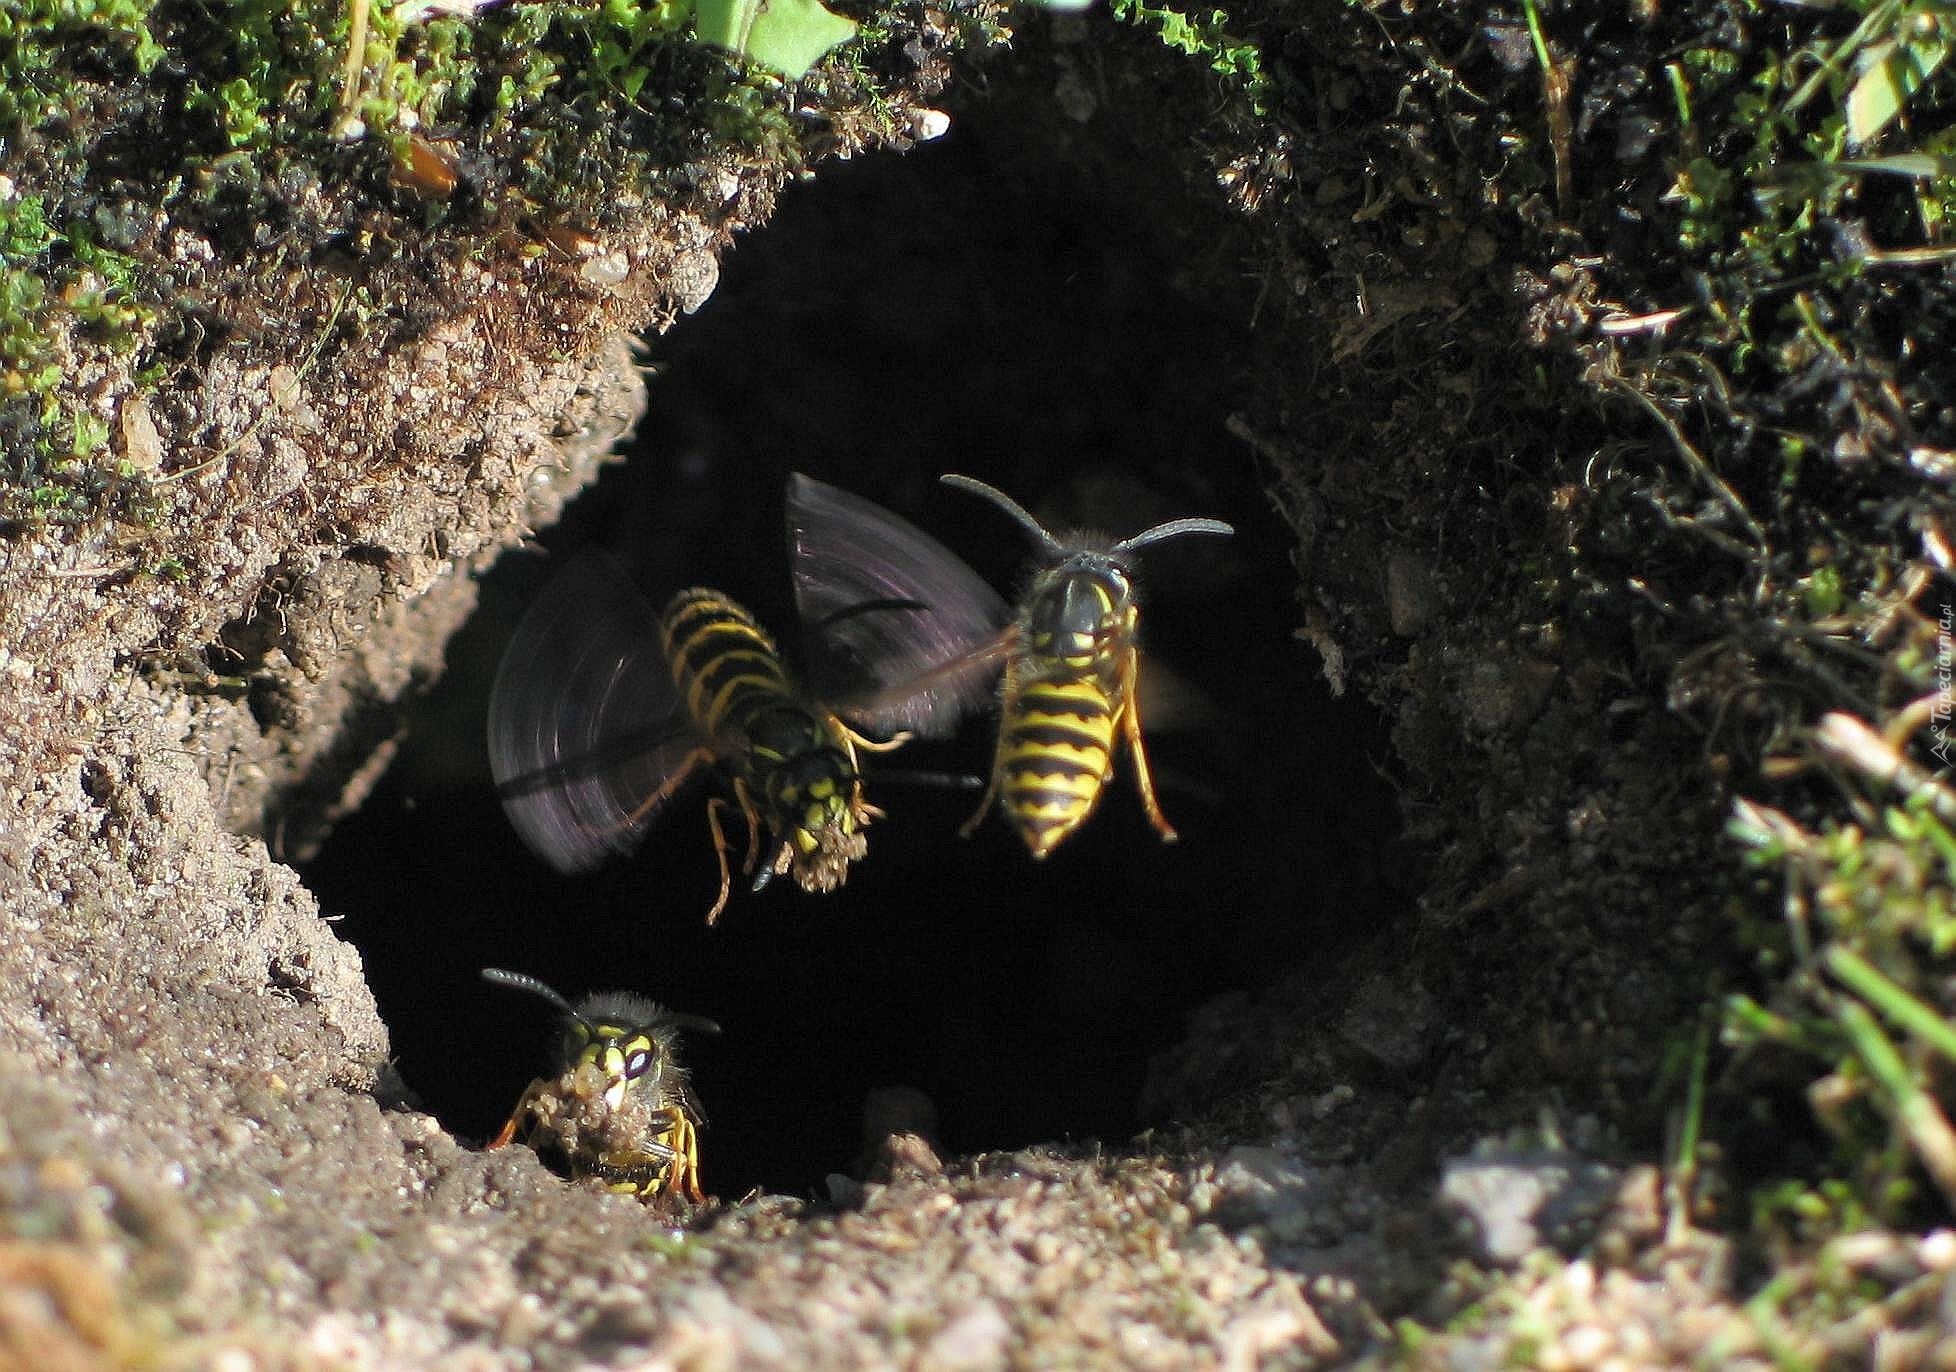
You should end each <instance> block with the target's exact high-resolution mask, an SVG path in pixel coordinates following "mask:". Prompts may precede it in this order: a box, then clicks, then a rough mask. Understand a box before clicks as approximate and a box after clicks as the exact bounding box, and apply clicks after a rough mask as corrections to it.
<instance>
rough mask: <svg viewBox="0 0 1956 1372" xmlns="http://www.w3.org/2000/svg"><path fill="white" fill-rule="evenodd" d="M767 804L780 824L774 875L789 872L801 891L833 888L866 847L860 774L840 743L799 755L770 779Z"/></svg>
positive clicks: (866, 817) (866, 813)
mask: <svg viewBox="0 0 1956 1372" xmlns="http://www.w3.org/2000/svg"><path fill="white" fill-rule="evenodd" d="M768 800H769V802H770V809H771V810H772V812H773V814H774V815H775V816H776V817H777V820H778V822H779V823H780V826H781V832H780V833H779V837H780V839H781V849H780V853H779V856H777V858H776V859H775V862H774V871H775V873H776V874H777V875H781V874H785V873H787V872H793V873H794V877H795V881H796V883H797V884H799V885H800V886H801V888H802V889H803V890H804V891H833V890H834V889H835V888H836V887H838V886H840V885H841V884H842V882H843V879H844V878H845V877H847V876H848V874H849V864H850V863H852V862H854V861H856V860H857V859H859V858H861V857H862V855H863V854H864V853H865V852H867V851H868V850H869V844H868V841H867V840H866V839H865V838H864V837H863V832H862V830H863V826H864V825H865V824H867V823H868V822H869V820H870V818H871V817H872V815H873V814H874V812H873V811H872V810H871V809H870V807H869V806H868V805H866V804H864V803H863V798H862V778H861V776H859V775H858V774H857V772H856V769H855V766H854V764H853V763H851V762H850V760H849V756H848V754H847V753H845V752H843V751H842V750H841V749H840V748H833V747H827V748H817V749H811V750H809V751H808V752H805V753H803V754H801V755H800V756H799V757H797V758H796V759H795V760H794V761H793V763H792V764H791V765H789V766H786V767H783V768H781V769H780V770H779V771H777V772H776V773H775V774H774V775H773V776H772V777H770V778H769V795H768Z"/></svg>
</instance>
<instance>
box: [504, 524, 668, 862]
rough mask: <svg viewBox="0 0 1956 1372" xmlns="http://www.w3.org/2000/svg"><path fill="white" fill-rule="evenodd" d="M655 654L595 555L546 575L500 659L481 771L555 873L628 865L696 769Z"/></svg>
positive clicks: (643, 614)
mask: <svg viewBox="0 0 1956 1372" xmlns="http://www.w3.org/2000/svg"><path fill="white" fill-rule="evenodd" d="M703 747H704V745H703V743H702V741H701V739H700V737H699V735H698V734H697V733H696V732H695V731H694V730H693V728H692V726H691V724H690V723H689V721H688V720H687V717H686V712H685V707H684V705H683V704H682V702H681V701H680V699H679V694H678V691H677V689H676V688H675V687H674V685H673V680H672V673H671V670H670V669H669V668H668V667H667V665H666V660H665V654H664V652H663V651H662V649H661V648H660V643H659V620H658V614H657V612H656V611H654V610H653V608H652V606H651V604H650V603H649V602H648V601H647V600H646V599H645V597H644V596H643V595H641V594H640V593H639V590H638V588H637V587H636V586H634V585H633V584H632V582H631V580H630V578H628V577H627V576H626V575H625V574H624V572H623V571H621V570H620V569H619V568H618V567H617V566H616V565H615V564H614V563H613V562H612V561H611V560H610V559H609V558H606V557H603V556H602V555H598V554H586V555H584V556H581V557H579V558H578V559H577V560H576V561H575V562H573V563H572V564H571V565H570V566H569V567H566V568H565V569H564V570H563V571H562V572H560V573H558V575H557V576H556V577H554V578H553V579H552V580H551V581H550V582H549V583H548V584H547V585H546V586H545V587H544V588H543V593H542V594H541V595H539V596H538V597H537V599H536V601H535V603H534V604H532V605H531V606H530V608H529V610H528V612H526V613H525V614H524V616H523V621H522V623H520V624H519V625H517V627H516V632H515V634H514V635H512V636H511V638H510V640H509V646H508V647H507V648H505V649H504V650H503V660H502V664H501V666H499V667H498V668H497V669H496V682H495V686H494V688H493V689H492V690H491V691H490V695H489V767H490V770H491V771H492V772H493V773H494V774H495V778H496V791H497V793H498V794H499V795H500V796H501V797H502V800H503V808H504V810H505V811H507V812H508V814H509V818H510V822H511V823H512V824H514V825H515V826H516V831H517V832H518V833H519V834H521V835H522V836H523V841H524V842H525V843H527V844H529V845H530V848H531V850H532V851H534V852H535V853H536V854H537V856H538V857H541V858H542V859H543V860H544V861H546V862H548V863H549V864H550V865H551V866H552V867H555V868H556V869H557V870H558V871H560V872H565V873H575V872H584V871H588V870H590V869H591V868H593V867H596V866H597V865H598V864H599V863H600V862H602V861H603V860H604V859H605V858H606V857H608V856H610V855H611V854H614V853H616V854H625V853H630V852H631V851H632V850H633V849H634V848H636V847H637V846H638V843H639V840H640V839H641V838H642V837H644V834H645V830H646V827H647V826H648V825H649V824H650V823H651V822H652V819H653V816H654V815H655V814H656V813H657V811H658V809H659V807H660V806H661V805H662V804H663V803H664V802H665V800H666V799H668V798H669V797H670V796H671V794H672V793H673V792H674V791H676V790H677V789H678V788H679V786H680V784H681V783H682V782H683V781H685V780H686V778H687V776H688V775H689V774H690V773H691V772H692V771H693V770H694V769H695V768H696V767H697V766H698V764H699V763H700V762H702V761H704V760H705V759H706V754H705V752H704V751H703Z"/></svg>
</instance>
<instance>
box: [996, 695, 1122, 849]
mask: <svg viewBox="0 0 1956 1372" xmlns="http://www.w3.org/2000/svg"><path fill="white" fill-rule="evenodd" d="M1033 668H1034V669H1033V672H1032V673H1030V674H1029V675H1030V679H1028V680H1017V679H1016V678H1018V677H1019V676H1020V675H1021V673H1020V671H1015V672H1014V677H1015V680H1014V681H1013V682H1011V683H1010V684H1009V685H1008V688H1007V698H1006V705H1005V718H1004V719H1003V720H1002V721H1001V722H1000V726H999V737H998V761H997V767H998V782H999V786H1000V791H999V795H1000V800H1001V803H1002V804H1003V806H1004V809H1005V813H1006V814H1007V815H1009V816H1010V817H1011V820H1012V823H1013V825H1014V826H1015V827H1016V828H1017V829H1018V831H1019V835H1020V837H1022V838H1023V839H1024V840H1025V842H1026V847H1028V848H1030V849H1031V850H1032V855H1033V856H1034V857H1036V858H1043V857H1045V856H1046V854H1048V853H1050V852H1051V851H1052V850H1053V849H1054V848H1055V847H1056V846H1058V844H1059V842H1060V841H1061V840H1062V839H1064V838H1065V837H1066V836H1067V835H1068V834H1070V833H1072V832H1073V831H1074V830H1075V829H1077V828H1079V827H1080V825H1081V824H1083V823H1085V822H1086V818H1087V816H1088V815H1090V814H1092V813H1093V807H1094V805H1095V804H1096V803H1097V802H1098V801H1099V800H1100V792H1101V790H1102V788H1103V787H1104V786H1105V785H1106V782H1107V778H1108V777H1109V776H1111V775H1112V772H1113V768H1112V761H1111V760H1112V756H1113V749H1114V730H1115V728H1116V726H1117V725H1118V724H1119V722H1120V703H1119V702H1118V701H1117V700H1115V699H1114V698H1113V695H1112V693H1110V692H1109V691H1108V689H1107V688H1106V686H1105V685H1103V684H1102V682H1101V681H1100V680H1099V679H1098V678H1097V675H1095V674H1091V673H1090V674H1088V675H1085V676H1077V675H1074V674H1072V673H1067V674H1064V675H1058V676H1044V675H1040V674H1039V673H1038V664H1037V659H1034V664H1033Z"/></svg>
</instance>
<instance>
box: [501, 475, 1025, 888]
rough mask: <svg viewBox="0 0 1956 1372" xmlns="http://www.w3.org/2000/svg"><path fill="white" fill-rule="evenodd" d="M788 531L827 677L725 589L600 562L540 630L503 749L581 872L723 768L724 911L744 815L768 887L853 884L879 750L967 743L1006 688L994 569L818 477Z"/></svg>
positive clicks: (790, 511)
mask: <svg viewBox="0 0 1956 1372" xmlns="http://www.w3.org/2000/svg"><path fill="white" fill-rule="evenodd" d="M787 525H788V546H789V554H790V557H789V560H790V563H791V565H792V568H793V572H794V586H795V602H796V609H797V612H798V615H799V618H800V620H801V624H802V626H803V630H804V638H805V640H806V642H805V645H804V651H803V653H802V658H803V660H804V661H805V662H806V664H807V665H808V667H809V673H810V674H809V677H808V678H807V681H806V683H805V684H804V683H803V682H802V681H800V680H798V679H797V677H796V676H795V674H794V673H793V672H792V671H791V670H790V668H789V665H788V663H787V661H786V659H785V658H784V656H783V654H782V653H781V651H780V649H779V648H778V647H777V646H776V644H775V641H774V639H773V638H772V637H770V636H769V634H768V632H767V631H766V630H765V629H764V628H762V627H761V625H760V623H759V622H758V621H757V620H755V618H754V617H753V616H752V615H751V614H749V613H748V612H747V611H746V610H744V609H742V608H741V607H740V606H739V605H737V604H735V603H734V602H733V601H732V600H730V599H729V598H727V597H726V596H724V595H722V594H721V593H720V592H718V591H714V590H708V589H706V588H703V587H701V588H694V589H691V590H684V591H681V592H679V593H678V594H677V595H675V596H673V597H672V599H671V600H670V601H669V602H668V603H667V604H666V607H665V609H664V610H663V611H656V612H655V611H654V610H653V609H652V607H651V605H650V604H649V603H648V602H647V601H646V600H645V598H644V597H643V596H641V595H640V594H639V592H638V590H637V588H636V587H634V586H633V585H632V584H631V582H630V580H629V579H628V578H626V577H625V576H624V574H623V573H622V572H620V571H618V570H617V569H616V568H615V567H613V566H611V565H610V564H609V563H608V562H607V561H605V560H604V559H602V558H598V557H587V558H585V559H582V560H580V561H579V562H577V563H575V564H573V565H572V566H571V567H569V568H567V569H566V570H565V571H564V572H563V573H562V574H561V575H559V576H558V577H557V578H556V579H555V580H554V581H552V582H551V583H550V584H549V585H548V586H546V587H545V588H544V591H543V593H542V594H541V595H540V596H539V597H538V599H537V602H536V603H535V604H534V605H532V606H531V608H530V610H529V611H528V613H527V614H526V615H525V616H524V619H523V621H522V623H521V624H520V625H518V627H517V630H516V633H515V634H514V635H513V636H512V638H511V639H510V643H509V647H508V648H507V649H506V650H505V651H504V654H503V660H502V665H501V666H500V667H499V669H498V670H497V674H496V681H495V685H494V687H493V689H492V691H491V694H490V699H489V761H490V767H491V770H492V771H493V772H494V774H495V777H496V782H497V789H498V790H499V791H500V793H501V794H502V797H503V804H504V807H505V809H506V811H507V812H508V814H509V817H510V819H511V821H512V822H513V823H514V824H515V826H516V829H517V831H518V832H519V833H520V834H521V835H522V836H523V838H524V840H525V842H527V843H528V844H529V846H530V847H531V848H532V849H533V850H534V851H535V852H536V853H537V854H538V855H539V856H540V857H542V858H543V859H544V860H545V861H547V862H549V863H550V864H551V865H552V866H554V867H556V868H557V869H558V870H559V871H562V872H566V873H576V872H582V871H587V870H589V869H591V868H593V867H595V866H597V865H598V864H599V863H600V862H601V861H603V860H604V859H605V858H606V857H607V856H609V855H611V854H614V853H629V852H631V851H632V850H633V849H634V848H636V847H637V846H638V843H639V841H640V840H641V839H642V838H643V836H644V833H645V830H646V828H647V826H649V825H650V824H651V822H652V821H653V819H654V817H655V816H656V815H657V813H658V812H659V810H660V809H661V808H662V807H663V806H664V805H665V803H666V802H667V801H668V800H670V799H671V798H672V797H673V795H675V794H676V793H677V792H678V791H679V790H680V789H681V787H683V786H684V785H685V784H686V783H687V782H688V781H689V780H691V779H692V778H693V777H694V776H695V775H697V774H699V773H701V772H703V771H713V772H717V773H718V774H719V775H720V777H721V778H722V780H723V781H724V782H725V784H726V790H727V792H729V793H730V794H725V795H715V796H714V797H712V798H711V799H710V800H709V801H708V802H707V810H706V813H707V825H708V828H709V830H710V831H711V833H712V836H713V846H714V851H715V853H716V854H717V856H718V859H719V864H720V891H719V896H718V898H717V899H716V900H715V901H714V903H713V907H712V908H711V909H710V910H709V911H708V912H707V916H706V919H707V923H709V924H711V923H713V922H714V921H715V920H717V919H718V918H719V916H720V912H721V911H722V910H724V909H725V908H726V905H727V899H728V896H729V894H730V892H731V890H732V881H733V878H732V871H731V867H730V863H729V860H728V850H729V845H728V841H727V833H726V828H725V825H724V822H723V820H724V817H725V816H726V815H727V814H728V813H729V812H737V813H738V814H739V816H740V818H741V820H742V821H743V823H744V824H745V825H746V855H745V862H744V866H743V871H744V872H745V873H746V874H747V875H748V876H750V877H752V878H753V887H754V889H755V890H759V889H760V888H761V887H763V886H765V885H766V884H767V883H768V882H769V880H771V879H772V878H773V877H776V876H788V875H792V876H793V877H794V879H795V881H796V882H797V883H798V884H799V885H800V886H801V887H802V889H803V890H807V891H831V890H834V889H835V888H836V887H837V886H840V885H841V884H842V882H843V881H844V880H845V879H846V878H847V876H848V872H849V864H850V863H851V862H853V861H856V860H857V859H859V858H861V857H862V856H863V854H864V852H865V850H866V847H867V843H866V840H865V837H864V834H863V830H864V829H865V828H866V827H867V826H868V824H869V823H870V821H872V820H873V819H876V818H878V817H880V816H881V814H882V812H881V811H880V810H878V809H876V808H875V807H874V806H872V805H870V804H869V802H868V801H867V800H866V799H865V798H864V795H863V779H862V773H861V771H860V769H859V766H858V762H857V752H858V750H859V749H860V750H862V751H865V752H884V751H887V750H889V749H891V748H895V747H897V746H898V745H899V744H901V743H903V742H904V741H905V740H906V739H908V738H911V737H915V736H918V735H924V736H938V735H942V734H946V733H948V732H949V731H950V729H951V728H952V727H953V726H954V725H955V724H956V722H957V719H958V717H959V716H960V715H962V714H964V713H965V712H967V711H969V710H971V709H973V708H975V707H976V706H977V705H978V704H980V703H982V702H983V700H984V699H985V696H986V694H987V686H986V683H985V681H984V679H983V676H982V674H981V669H982V668H983V667H984V665H985V664H984V662H983V660H982V659H981V658H975V657H973V656H972V650H973V648H974V647H975V646H976V645H978V644H981V643H984V642H986V641H990V640H993V639H995V638H996V637H997V634H998V630H999V627H1000V626H1001V625H1002V624H1003V623H1004V622H1005V621H1006V620H1007V619H1008V618H1009V612H1008V611H1007V609H1006V607H1005V604H1004V602H1003V601H1002V600H1000V599H999V597H998V596H997V594H996V593H995V592H993V591H992V589H991V588H990V587H989V586H987V585H986V584H985V583H984V581H983V580H982V579H980V578H979V576H978V575H977V573H975V572H973V571H971V569H970V568H968V567H966V566H965V565H964V564H963V563H962V562H960V561H959V560H958V559H957V557H955V556H954V555H953V554H952V553H951V552H949V551H948V550H947V549H945V548H944V547H943V546H942V545H941V544H939V543H938V542H937V541H936V540H935V539H932V538H931V537H929V536H928V535H927V534H925V533H923V532H922V531H921V530H919V529H917V528H916V527H914V526H913V525H911V524H909V523H907V522H906V521H904V520H902V519H899V518H898V517H897V516H896V515H893V514H891V513H890V512H889V511H888V510H885V509H883V508H882V507H880V506H878V505H875V504H873V503H871V502H870V501H868V500H865V499H863V498H862V497H861V496H856V495H852V494H850V493H849V492H847V491H843V490H839V489H837V488H836V487H834V486H829V485H825V484H824V483H822V482H819V481H815V480H813V479H811V478H809V477H806V476H802V475H800V474H798V473H797V474H796V475H794V476H792V477H790V478H789V481H788V492H787ZM764 842H765V844H766V848H767V851H766V852H765V853H764V852H763V850H762V847H763V843H764Z"/></svg>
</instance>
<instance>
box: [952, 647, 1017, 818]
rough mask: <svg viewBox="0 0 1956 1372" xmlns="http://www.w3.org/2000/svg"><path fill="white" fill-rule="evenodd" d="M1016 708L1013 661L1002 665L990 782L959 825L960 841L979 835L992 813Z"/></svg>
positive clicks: (1015, 682) (1014, 667) (1015, 665)
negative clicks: (1003, 675)
mask: <svg viewBox="0 0 1956 1372" xmlns="http://www.w3.org/2000/svg"><path fill="white" fill-rule="evenodd" d="M1018 708H1019V665H1018V663H1016V662H1008V663H1006V664H1005V685H1004V688H1003V689H1002V690H1001V691H1000V693H999V707H998V747H997V748H996V749H994V750H993V753H992V775H991V780H989V781H987V782H986V783H985V794H984V797H983V799H981V800H980V801H979V802H978V808H977V809H976V810H974V811H972V813H971V818H970V819H968V820H966V821H965V822H964V823H963V824H961V825H959V826H958V837H959V838H970V837H971V836H972V835H973V834H975V833H976V832H978V826H979V825H981V824H983V823H984V822H985V816H986V815H987V814H989V813H991V808H992V802H993V801H995V800H997V799H998V791H999V787H1000V785H1001V784H1002V783H1003V780H1004V777H1005V735H1006V731H1007V730H1008V729H1010V728H1011V724H1012V720H1013V719H1014V718H1015V716H1016V714H1017V711H1018Z"/></svg>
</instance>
